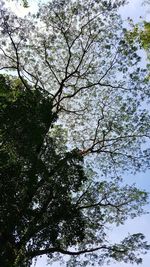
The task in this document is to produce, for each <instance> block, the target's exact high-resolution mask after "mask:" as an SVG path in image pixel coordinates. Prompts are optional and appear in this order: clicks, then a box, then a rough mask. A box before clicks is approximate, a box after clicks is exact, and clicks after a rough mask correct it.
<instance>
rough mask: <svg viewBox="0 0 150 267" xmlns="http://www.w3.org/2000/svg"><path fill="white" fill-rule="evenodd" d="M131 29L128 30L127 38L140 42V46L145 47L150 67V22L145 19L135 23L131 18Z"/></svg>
mask: <svg viewBox="0 0 150 267" xmlns="http://www.w3.org/2000/svg"><path fill="white" fill-rule="evenodd" d="M130 26H131V30H130V31H127V33H126V38H127V40H128V42H129V43H130V44H131V43H132V44H133V42H139V44H140V47H141V48H143V49H144V50H145V51H146V53H147V60H148V64H147V66H148V68H149V65H150V64H149V63H150V22H147V21H143V22H142V23H137V24H135V25H134V24H133V21H132V20H130Z"/></svg>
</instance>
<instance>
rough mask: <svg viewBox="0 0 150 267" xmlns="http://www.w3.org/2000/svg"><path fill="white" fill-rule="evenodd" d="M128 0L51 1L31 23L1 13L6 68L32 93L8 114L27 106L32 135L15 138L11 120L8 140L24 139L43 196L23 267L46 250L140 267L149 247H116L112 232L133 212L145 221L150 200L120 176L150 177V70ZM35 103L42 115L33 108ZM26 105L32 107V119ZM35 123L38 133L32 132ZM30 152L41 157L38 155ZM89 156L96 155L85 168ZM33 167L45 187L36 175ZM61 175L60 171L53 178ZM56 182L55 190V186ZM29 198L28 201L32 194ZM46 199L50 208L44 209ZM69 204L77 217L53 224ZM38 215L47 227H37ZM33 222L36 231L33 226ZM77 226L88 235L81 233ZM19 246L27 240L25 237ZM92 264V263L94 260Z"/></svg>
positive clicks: (136, 241) (135, 240)
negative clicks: (124, 8)
mask: <svg viewBox="0 0 150 267" xmlns="http://www.w3.org/2000/svg"><path fill="white" fill-rule="evenodd" d="M124 3H125V1H115V4H114V3H112V2H111V1H99V0H98V1H73V2H72V1H67V0H65V1H51V2H50V3H48V4H46V5H42V6H41V7H40V8H39V12H38V13H37V14H36V15H34V16H28V17H26V18H24V19H21V18H19V17H16V16H15V15H14V14H12V13H10V12H8V11H7V10H6V9H4V8H3V10H2V11H1V24H0V25H1V39H0V51H1V52H0V58H1V61H0V69H1V70H2V71H6V70H8V71H11V74H14V75H17V77H18V82H19V84H20V86H21V88H22V89H20V93H21V92H22V94H24V96H23V95H22V94H21V95H20V93H19V95H20V97H19V96H18V98H17V99H16V100H13V101H12V103H10V105H9V108H8V109H6V110H5V111H4V113H3V115H4V114H6V115H4V118H6V117H9V116H13V115H11V114H14V112H15V107H16V109H18V110H19V112H17V114H18V115H17V116H18V117H17V118H18V119H17V121H18V124H16V125H17V127H16V129H19V131H20V133H23V134H19V133H16V130H15V129H14V133H16V134H13V130H12V129H13V125H12V119H9V120H8V125H9V124H10V125H11V126H8V125H7V127H6V126H5V124H4V129H6V130H8V129H10V137H9V138H8V140H10V139H12V140H13V138H15V139H14V142H15V144H14V146H15V147H16V148H17V151H18V152H17V153H18V154H17V157H20V153H23V155H22V157H23V175H22V169H21V170H20V171H19V173H20V175H21V178H20V179H19V180H20V181H22V179H23V181H24V179H25V180H26V179H27V180H30V182H31V183H29V185H30V186H28V185H27V188H29V190H31V196H32V194H35V199H34V197H33V199H30V201H31V202H30V203H31V204H30V205H29V206H30V207H31V209H30V211H29V208H27V209H24V210H23V212H22V214H23V215H22V216H25V222H26V226H25V223H24V225H23V230H20V232H17V231H19V230H16V232H15V233H16V239H17V240H18V236H19V233H20V236H21V239H22V233H24V231H25V232H26V231H27V234H25V240H24V241H23V245H20V246H21V248H20V247H19V249H20V250H19V251H20V252H18V250H17V252H14V249H13V252H12V254H13V255H15V256H13V257H14V258H15V257H16V255H19V256H18V259H17V261H18V262H17V264H19V261H20V262H21V264H22V262H23V261H26V259H27V261H28V260H29V259H32V258H33V257H36V256H38V255H43V254H48V255H49V257H50V258H53V257H54V259H56V256H59V255H60V254H62V255H64V254H66V255H70V256H73V259H72V258H71V261H70V266H71V264H72V266H75V264H76V265H77V266H79V264H80V263H79V262H77V258H78V257H79V255H82V254H85V255H86V256H87V257H89V258H90V262H91V263H92V262H93V261H94V262H95V263H96V262H98V263H99V264H100V263H103V260H105V259H106V258H115V259H116V260H119V261H121V260H123V261H125V262H126V261H128V260H129V261H131V262H140V259H138V258H137V257H136V256H135V254H134V251H135V250H136V249H138V248H144V247H145V248H148V247H147V246H146V244H145V243H143V241H142V239H143V236H142V235H141V234H137V235H133V236H130V237H128V238H126V239H125V240H124V241H123V242H122V243H121V244H115V245H111V244H109V243H108V242H107V241H108V240H107V233H106V227H107V226H108V225H109V224H112V223H115V224H117V225H118V224H119V223H123V222H124V221H125V220H126V219H127V218H128V216H131V217H134V216H137V215H140V214H141V213H142V209H141V206H142V205H143V204H144V203H145V201H146V198H147V195H146V193H145V192H142V191H139V190H138V189H136V188H135V187H134V186H133V187H132V186H131V187H130V186H124V187H122V186H121V184H120V183H121V181H120V179H119V178H118V177H119V176H120V173H122V172H123V171H125V172H126V171H127V170H128V171H130V172H132V171H133V172H136V171H143V170H145V169H147V168H148V167H149V150H148V149H147V148H146V147H145V146H144V143H145V142H146V141H147V140H148V138H149V114H148V111H147V110H146V108H145V109H144V108H143V104H144V106H145V103H147V102H148V101H149V90H148V81H147V80H146V79H145V76H146V75H147V74H146V70H143V69H140V66H139V61H140V57H139V56H138V54H137V47H136V46H135V44H134V43H132V44H129V42H128V41H127V38H126V31H125V30H124V29H123V28H122V21H121V19H120V17H119V15H118V8H119V7H120V6H121V5H122V4H124ZM9 73H10V72H9ZM3 83H4V84H5V85H6V84H7V83H6V82H5V81H3ZM4 87H5V86H4ZM14 91H16V90H14ZM15 95H16V93H15ZM6 99H7V97H5V100H6ZM25 99H26V100H25ZM32 99H33V101H31V100H32ZM43 101H44V102H43ZM47 101H48V102H47ZM14 103H15V104H14ZM19 103H21V104H19ZM42 103H43V104H42ZM33 106H34V107H37V109H32V108H33ZM48 106H49V108H48ZM21 107H24V109H23V111H22V113H21V112H20V108H21ZM28 109H29V110H30V111H31V113H30V112H29V113H28V112H27V110H28ZM7 110H8V113H5V112H6V111H7ZM9 110H11V112H10V111H9ZM13 110H14V111H13ZM44 112H46V115H44V116H45V117H43V115H42V114H45V113H44ZM21 114H24V115H21ZM31 114H33V115H31ZM37 114H39V115H37ZM15 116H16V115H15ZM15 116H14V117H13V120H15ZM19 116H20V117H19ZM41 116H42V117H41ZM53 116H54V117H55V118H56V116H59V119H58V120H57V127H53V129H51V128H52V125H53V124H54V121H53V119H54V117H53ZM36 118H39V119H36ZM52 118H53V119H52ZM32 119H33V121H32ZM45 119H46V120H45ZM43 120H44V121H43ZM3 121H4V122H5V119H4V120H3ZM6 121H7V120H6ZM32 122H33V126H32ZM16 123H17V122H16ZM26 123H28V124H27V127H25V128H24V126H23V125H25V124H26ZM58 124H62V125H63V128H65V131H66V132H67V129H68V133H67V143H66V147H65V146H64V145H63V149H61V146H60V145H61V136H60V135H59V136H57V132H58V129H61V128H60V126H58ZM39 125H40V126H39ZM30 127H31V131H27V132H26V129H30ZM17 131H18V130H17ZM32 131H33V133H32ZM6 132H7V134H6ZM6 132H5V134H4V135H2V138H4V136H5V135H6V136H7V135H8V136H9V130H8V131H6ZM61 132H62V133H63V130H61ZM15 136H17V137H15ZM36 136H37V137H38V138H36ZM63 136H64V134H63ZM18 137H19V138H20V139H19V138H18ZM5 139H6V140H7V138H5ZM19 140H20V141H19ZM32 142H33V144H32ZM24 144H25V145H24ZM41 144H42V146H41ZM9 146H10V145H9ZM6 147H7V146H6ZM28 147H29V152H30V151H31V153H28ZM16 148H15V151H16ZM30 148H31V149H30ZM67 151H68V152H67ZM69 151H70V152H69ZM52 152H53V153H52ZM51 153H52V154H51ZM13 154H14V153H13ZM11 155H12V154H11ZM28 155H30V157H31V158H30V161H28V163H29V164H25V165H24V162H26V161H25V158H26V157H28ZM68 157H69V158H71V159H70V160H71V161H68ZM83 157H84V158H86V160H85V161H84V165H82V164H83V163H82V160H83ZM93 160H94V168H96V167H99V169H100V172H99V177H98V176H96V175H94V173H93V172H92V174H91V171H90V169H89V168H87V165H88V164H89V162H90V167H91V168H92V167H93V166H92V162H93ZM34 161H35V162H38V164H37V163H36V164H35V162H34ZM17 162H18V160H17ZM33 162H34V164H33ZM56 162H58V165H57V164H56V165H55V163H56ZM49 164H50V166H49ZM24 166H25V167H24ZM31 166H34V167H33V168H32V167H31ZM36 166H38V167H36ZM30 167H31V170H32V172H33V175H31V177H32V179H33V180H34V181H35V182H33V181H32V179H30V178H28V177H30V175H29V170H28V168H30ZM78 167H79V170H80V171H81V173H79V170H78ZM83 167H84V168H83ZM24 168H25V170H24ZM36 168H37V169H36ZM15 169H16V168H15ZM51 169H52V170H54V172H52V173H51ZM57 169H58V170H57ZM83 169H84V172H85V174H86V175H84V173H83ZM67 170H68V172H67ZM25 171H26V172H27V174H26V175H25V176H24V172H25ZM41 172H42V173H41ZM66 172H67V178H66ZM74 172H75V174H74ZM89 173H90V174H89ZM81 174H82V175H81ZM70 175H71V176H70ZM72 175H73V178H71V177H72ZM85 176H86V177H87V178H85ZM100 176H101V178H100ZM8 177H9V176H8ZM18 177H19V176H18ZM43 177H44V178H43ZM47 177H50V182H49V178H47ZM108 177H111V181H110V180H109V178H108ZM106 178H107V179H106ZM78 179H79V180H80V183H79V184H78V185H79V186H77V187H76V189H74V188H72V187H69V185H70V184H71V185H72V186H75V185H74V183H76V181H77V183H78ZM8 180H9V179H8ZM39 180H42V181H44V186H43V184H42V186H40V187H39V189H38V190H39V191H38V190H37V191H36V192H35V193H34V188H33V187H34V186H35V188H36V184H37V183H38V182H39ZM69 181H70V182H69ZM73 181H75V182H73ZM32 183H33V186H31V184H32ZM34 183H35V184H34ZM42 183H43V182H42ZM21 184H22V183H21ZM45 184H46V189H45ZM51 184H54V187H53V186H52V189H51V186H50V185H51ZM59 184H60V185H59ZM47 186H48V188H47ZM59 186H60V188H59ZM23 188H24V186H23ZM23 188H22V189H21V191H20V192H22V193H23V191H24V190H23ZM25 188H26V187H25ZM30 188H31V189H30ZM63 189H64V191H63V193H62V190H63ZM67 190H69V191H67ZM27 192H28V189H27ZM51 192H52V193H51ZM116 192H117V194H116ZM22 193H21V194H22ZM24 194H25V196H27V195H28V194H26V192H25V193H24ZM38 194H39V195H38ZM6 195H7V194H6ZM17 195H18V193H17ZM49 195H52V199H51V197H50V196H49ZM58 195H59V196H58ZM43 196H44V198H43ZM48 196H49V197H48ZM55 196H56V198H55ZM65 196H66V197H65ZM20 199H23V203H25V202H26V199H25V200H24V198H23V197H22V195H21V197H20ZM38 199H39V200H38ZM63 199H64V200H63ZM68 199H69V200H68ZM42 201H45V203H46V208H44V211H43V210H42V207H43V206H44V205H45V203H43V202H42ZM4 203H5V202H4ZM36 203H37V204H36ZM58 203H59V204H58ZM65 203H66V206H67V207H68V209H65V210H67V215H65V214H66V213H65V212H63V214H64V215H61V216H60V217H61V218H60V219H59V218H58V219H54V224H53V218H55V217H57V216H58V215H57V214H61V211H62V210H63V211H64V206H65ZM53 205H54V206H53ZM66 206H65V207H66ZM59 208H60V209H59ZM11 209H12V206H11ZM12 210H13V209H12ZM28 212H29V213H30V215H28V214H27V213H28ZM34 212H35V214H34ZM68 212H69V213H68ZM36 214H37V215H36ZM68 214H69V215H68ZM73 214H74V215H73ZM64 216H66V217H64ZM72 216H75V217H72ZM18 217H19V216H18ZM19 218H21V216H20V217H19ZM26 218H27V219H26ZM37 218H40V222H39V221H37V224H36V220H37ZM67 218H68V219H67ZM69 218H71V222H72V223H71V222H70V219H69ZM32 219H33V221H32ZM68 220H69V221H68ZM44 221H46V223H45V224H44ZM33 222H34V223H33ZM17 225H21V223H20V222H19V223H18V224H17ZM31 225H32V226H34V227H35V228H34V229H33V230H32V229H31ZM48 225H52V228H51V227H50V229H49V227H48ZM53 225H55V226H53ZM64 225H65V226H64ZM70 225H71V226H70ZM38 227H39V228H40V230H39V232H38ZM55 227H56V229H55ZM65 227H66V228H65ZM26 228H27V229H26ZM75 229H79V233H76V230H75ZM13 231H14V230H13ZM30 231H31V234H30ZM13 233H14V232H13ZM28 233H29V234H28ZM13 235H14V234H13ZM53 235H54V237H53ZM15 242H16V241H15ZM17 242H18V243H19V242H20V244H22V243H21V241H20V240H19V241H17ZM93 243H94V244H93ZM144 244H145V245H144ZM9 247H10V246H9ZM97 250H100V252H101V253H100V254H98V255H99V256H97V254H95V253H94V252H95V251H97ZM15 251H16V245H15ZM3 253H4V254H3V255H5V253H6V252H3ZM15 253H16V254H15ZM75 256H77V258H76V257H75ZM4 258H5V257H4ZM14 258H13V260H14ZM58 258H59V257H58ZM89 258H88V259H87V260H86V259H84V258H82V260H83V262H84V264H86V263H87V262H89ZM15 260H16V258H15ZM80 261H81V259H80ZM83 262H82V263H81V264H83ZM25 264H26V265H27V263H25ZM29 264H30V262H29ZM26 265H25V266H26ZM11 266H12V264H11ZM82 266H83V265H82Z"/></svg>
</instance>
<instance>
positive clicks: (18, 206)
mask: <svg viewBox="0 0 150 267" xmlns="http://www.w3.org/2000/svg"><path fill="white" fill-rule="evenodd" d="M0 95H1V122H2V130H1V132H0V136H1V148H0V152H1V156H2V161H1V166H0V169H1V173H0V175H1V176H0V218H1V221H0V255H1V256H0V262H1V264H2V266H3V267H19V266H20V267H23V266H26V267H27V266H31V263H32V260H33V258H35V257H36V256H39V255H43V254H46V255H48V257H49V258H50V259H51V260H53V259H54V260H56V258H57V259H58V260H60V257H61V256H60V255H70V256H72V257H71V259H70V261H69V266H76V265H77V266H79V262H78V260H77V258H76V256H78V258H79V256H80V255H81V256H82V255H86V257H87V259H88V258H89V259H90V263H91V264H93V263H94V262H95V263H96V262H98V263H99V264H102V263H103V262H104V260H105V259H109V258H110V259H111V258H112V259H115V260H117V261H125V262H128V261H129V262H137V263H140V262H141V258H140V257H138V254H137V253H138V250H143V251H146V250H147V249H148V248H149V246H148V245H147V244H146V242H145V241H143V238H144V236H143V235H142V234H134V235H131V236H128V237H127V238H125V239H124V240H123V241H122V242H121V243H120V244H110V243H108V240H107V227H108V225H109V224H112V223H113V224H116V225H118V224H122V223H123V222H124V221H125V220H126V219H127V218H128V217H131V218H134V217H136V216H137V215H140V214H142V213H143V209H142V206H143V205H144V204H145V203H146V202H147V194H146V192H144V191H141V190H138V189H137V188H136V187H135V186H127V185H126V186H122V185H121V181H119V179H116V180H114V181H110V182H106V181H105V180H104V181H102V180H100V181H98V179H97V177H95V179H94V177H92V176H91V173H90V172H91V171H90V170H85V168H84V166H83V156H81V153H80V150H78V149H76V150H72V151H70V152H67V151H66V149H65V148H63V149H62V147H61V145H60V143H59V144H58V140H57V139H59V138H61V140H62V135H60V136H59V135H58V134H56V133H54V132H55V131H54V130H53V124H54V122H55V120H56V118H57V116H56V113H55V112H52V101H51V98H49V96H48V94H47V93H46V92H45V91H43V90H41V89H40V88H37V89H36V90H35V89H32V88H30V90H29V89H28V90H27V89H26V88H25V87H24V85H23V84H22V83H20V81H18V80H14V79H13V80H12V79H11V80H10V79H8V77H4V76H2V75H1V76H0ZM52 136H53V138H52ZM56 136H57V138H56ZM54 137H55V138H54ZM97 251H99V252H100V254H98V255H97V254H96V252H97ZM87 259H84V258H83V257H82V258H81V260H80V262H82V260H83V263H82V264H84V265H86V263H88V262H89V261H88V260H87ZM82 266H83V265H82Z"/></svg>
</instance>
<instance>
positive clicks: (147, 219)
mask: <svg viewBox="0 0 150 267" xmlns="http://www.w3.org/2000/svg"><path fill="white" fill-rule="evenodd" d="M29 2H30V1H29ZM36 2H37V1H33V0H31V2H30V3H31V5H30V10H31V11H33V10H36V4H35V3H36ZM141 3H142V1H141V0H130V1H129V4H128V5H127V6H125V7H123V8H121V9H120V13H121V15H122V18H123V19H124V20H126V19H127V17H131V18H132V19H133V20H134V22H138V21H139V16H142V17H143V18H144V19H147V20H150V12H149V13H148V12H147V9H148V8H147V7H145V6H142V5H141ZM12 8H13V9H15V11H17V13H19V14H22V15H23V14H25V13H26V12H27V9H23V8H20V7H18V5H16V4H15V3H14V4H13V5H12ZM149 9H150V8H149ZM124 178H125V181H126V183H134V182H135V183H136V184H137V186H138V187H140V188H143V189H146V191H148V192H150V171H149V172H148V171H147V172H146V173H144V174H143V173H142V174H138V175H136V176H133V175H130V176H127V177H124ZM146 209H147V210H150V205H148V206H147V207H146ZM149 228H150V215H149V214H148V215H143V216H141V217H139V218H136V219H134V220H129V221H127V222H126V224H125V225H123V226H121V227H118V228H117V229H116V230H113V233H112V234H111V237H110V238H111V240H112V241H115V240H116V241H118V240H120V239H122V238H124V236H125V235H127V234H128V233H129V232H130V233H137V232H142V233H144V234H145V236H146V239H147V240H148V241H149V243H150V230H149ZM143 259H144V261H143V263H142V265H141V266H142V267H149V266H150V253H149V254H147V255H144V256H143ZM35 266H36V267H46V258H45V257H43V258H40V259H39V260H38V261H37V263H36V265H35ZM50 266H52V267H56V266H60V265H59V263H57V264H53V265H50ZM62 266H63V265H62ZM110 266H111V267H131V266H132V267H134V266H137V265H130V264H124V263H119V264H117V263H116V264H113V263H111V264H110ZM103 267H106V265H105V266H103Z"/></svg>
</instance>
